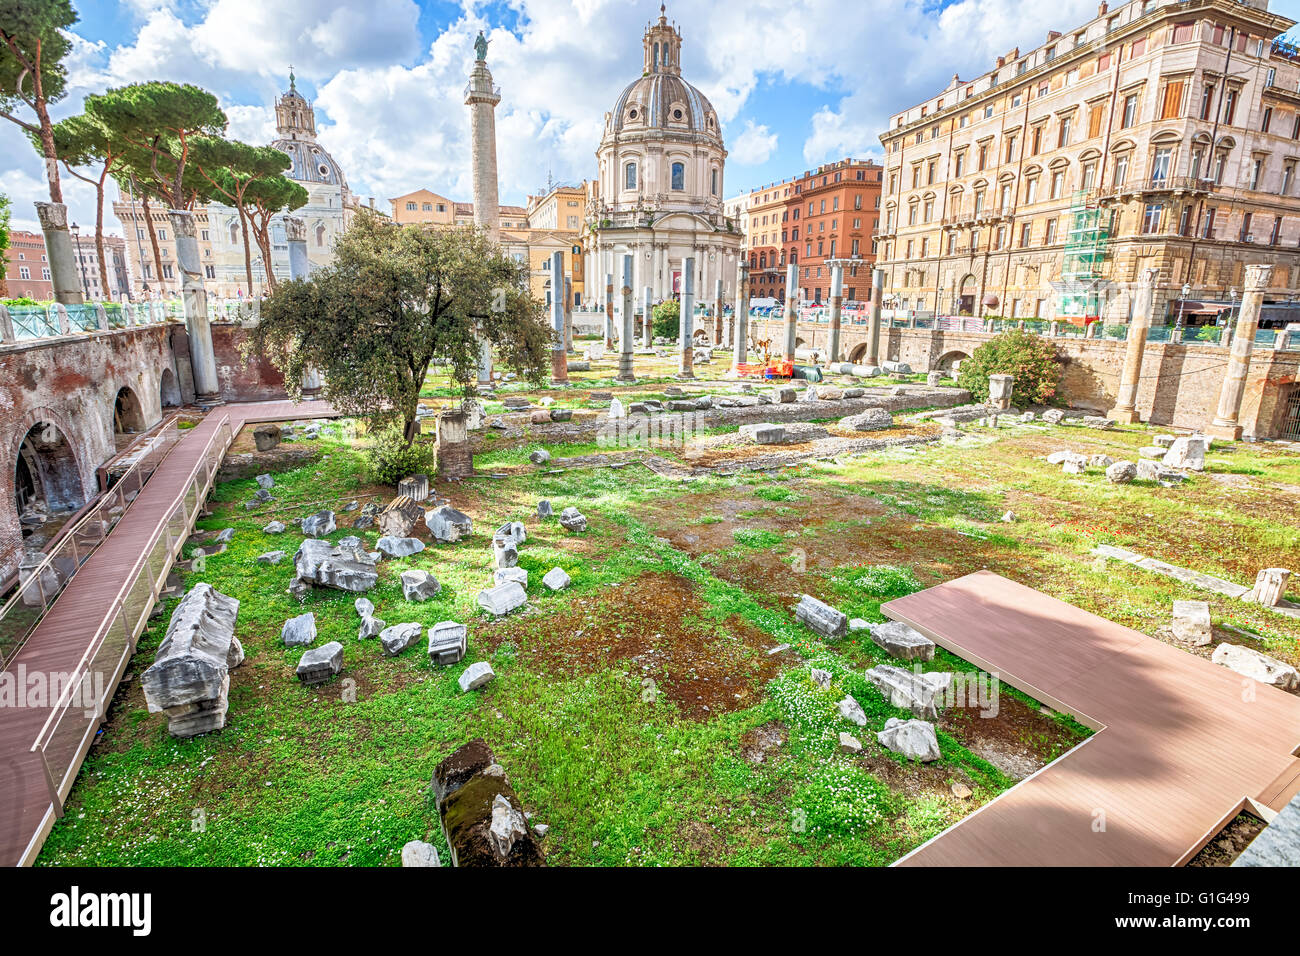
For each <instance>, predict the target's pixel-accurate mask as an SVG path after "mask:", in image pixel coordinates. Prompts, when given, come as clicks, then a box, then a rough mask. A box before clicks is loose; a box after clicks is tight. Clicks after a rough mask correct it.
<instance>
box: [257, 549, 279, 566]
mask: <svg viewBox="0 0 1300 956" xmlns="http://www.w3.org/2000/svg"><path fill="white" fill-rule="evenodd" d="M283 560H284V552H283V551H267V552H266V553H265V554H259V555H258V556H257V563H258V564H279V563H280V562H281V561H283Z"/></svg>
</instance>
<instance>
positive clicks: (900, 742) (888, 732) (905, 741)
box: [876, 717, 943, 763]
mask: <svg viewBox="0 0 1300 956" xmlns="http://www.w3.org/2000/svg"><path fill="white" fill-rule="evenodd" d="M876 740H877V741H878V742H879V743H880V744H881V746H883V747H887V748H888V749H890V750H892V751H893V752H894V753H896V754H902V755H903V756H904V757H907V758H908V759H909V760H919V761H921V762H922V763H929V762H930V761H932V760H938V759H939V758H940V757H941V756H943V755H942V754H941V753H940V752H939V738H938V736H937V735H936V734H935V732H934V725H933V724H931V723H927V722H926V721H924V720H915V719H913V720H900V719H899V718H897V717H890V718H889V719H888V720H887V721H885V729H884V730H882V731H881V732H880V733H878V734H876Z"/></svg>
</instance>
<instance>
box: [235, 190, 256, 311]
mask: <svg viewBox="0 0 1300 956" xmlns="http://www.w3.org/2000/svg"><path fill="white" fill-rule="evenodd" d="M235 209H236V210H237V211H238V212H239V231H240V233H241V234H242V235H243V239H244V276H245V278H247V279H248V285H247V287H246V288H247V290H248V297H249V298H250V299H251V298H252V297H253V248H252V246H250V245H249V244H248V213H247V212H245V211H244V203H243V201H242V199H241V200H240V201H238V202H236V203H235Z"/></svg>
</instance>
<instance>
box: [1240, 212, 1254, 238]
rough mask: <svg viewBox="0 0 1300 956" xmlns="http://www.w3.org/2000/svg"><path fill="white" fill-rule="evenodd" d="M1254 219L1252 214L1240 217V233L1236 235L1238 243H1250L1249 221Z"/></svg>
mask: <svg viewBox="0 0 1300 956" xmlns="http://www.w3.org/2000/svg"><path fill="white" fill-rule="evenodd" d="M1254 218H1255V217H1254V214H1252V213H1246V215H1244V216H1242V217H1241V232H1240V233H1239V234H1238V235H1237V241H1238V242H1248V241H1250V221H1251V220H1252V219H1254Z"/></svg>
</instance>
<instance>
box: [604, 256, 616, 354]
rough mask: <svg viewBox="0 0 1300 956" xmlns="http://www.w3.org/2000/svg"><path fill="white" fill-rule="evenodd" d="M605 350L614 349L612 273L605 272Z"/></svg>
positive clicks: (610, 350)
mask: <svg viewBox="0 0 1300 956" xmlns="http://www.w3.org/2000/svg"><path fill="white" fill-rule="evenodd" d="M605 351H606V352H612V351H614V273H612V272H606V273H605Z"/></svg>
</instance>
